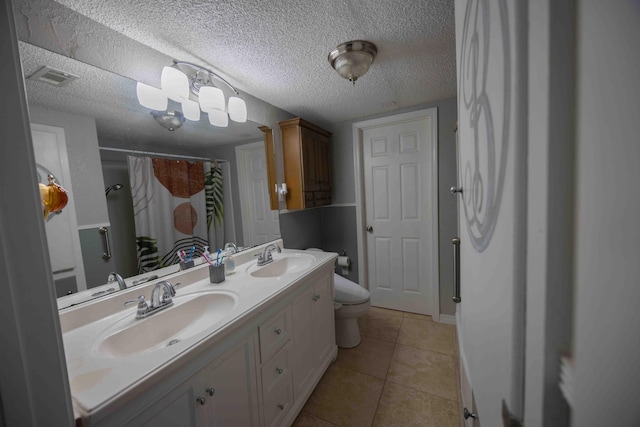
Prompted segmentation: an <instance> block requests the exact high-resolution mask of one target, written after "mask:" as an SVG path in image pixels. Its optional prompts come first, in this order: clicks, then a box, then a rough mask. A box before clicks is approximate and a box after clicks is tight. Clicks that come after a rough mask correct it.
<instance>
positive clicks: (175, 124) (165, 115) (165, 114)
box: [151, 110, 184, 132]
mask: <svg viewBox="0 0 640 427" xmlns="http://www.w3.org/2000/svg"><path fill="white" fill-rule="evenodd" d="M151 115H152V116H153V118H154V119H156V122H158V123H159V124H160V126H162V127H163V128H165V129H167V130H170V131H172V132H173V131H174V130H176V129H178V128H179V127H180V126H182V124H183V123H184V115H183V114H182V113H181V112H180V111H174V110H168V111H152V112H151Z"/></svg>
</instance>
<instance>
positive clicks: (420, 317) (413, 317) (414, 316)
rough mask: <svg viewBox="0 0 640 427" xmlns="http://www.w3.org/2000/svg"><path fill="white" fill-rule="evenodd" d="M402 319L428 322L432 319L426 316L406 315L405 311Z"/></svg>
mask: <svg viewBox="0 0 640 427" xmlns="http://www.w3.org/2000/svg"><path fill="white" fill-rule="evenodd" d="M403 317H404V318H405V319H418V320H428V321H430V322H433V318H432V317H431V316H427V315H426V314H416V313H407V312H406V311H405V312H404V316H403Z"/></svg>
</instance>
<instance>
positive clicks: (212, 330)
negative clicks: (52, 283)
mask: <svg viewBox="0 0 640 427" xmlns="http://www.w3.org/2000/svg"><path fill="white" fill-rule="evenodd" d="M276 243H279V244H280V245H281V244H282V242H281V241H280V242H276ZM264 246H266V245H262V246H258V247H256V248H253V249H252V250H249V251H246V252H247V253H242V256H238V257H237V259H236V262H241V263H239V264H237V265H236V268H235V273H234V274H231V275H227V276H226V278H225V281H223V282H221V283H218V284H214V283H211V282H210V280H209V269H208V266H207V265H206V264H205V265H199V266H196V267H193V268H191V269H189V270H185V271H180V272H178V273H176V274H174V275H170V276H166V277H163V278H162V280H168V281H170V282H171V283H172V284H174V285H175V284H176V283H178V282H180V283H181V285H180V286H178V287H177V288H176V297H174V302H175V306H174V307H170V308H167V309H166V312H169V311H170V310H176V313H177V312H178V311H177V310H178V308H179V307H180V305H181V304H186V303H187V302H189V301H191V300H193V299H195V298H201V297H202V296H204V295H210V294H212V293H213V294H216V295H223V296H224V297H223V298H222V300H224V302H226V303H229V301H231V300H233V302H234V305H233V306H232V307H231V308H229V305H228V304H227V306H226V309H225V310H224V314H222V315H220V316H214V317H210V318H206V320H203V322H205V321H206V322H207V326H206V327H203V326H202V325H201V324H200V325H199V326H198V328H199V329H197V330H196V332H193V330H192V333H191V334H188V336H187V337H186V338H184V339H180V340H179V341H178V342H176V343H174V344H170V345H166V344H164V345H162V346H157V347H154V348H153V349H152V350H144V351H139V352H133V353H132V354H126V353H125V354H113V353H109V352H105V351H103V350H101V347H100V344H101V343H103V342H104V339H105V338H108V337H109V336H111V335H113V334H114V333H117V332H118V331H120V330H123V329H126V328H128V327H130V326H132V325H134V326H136V327H137V326H139V325H141V323H140V324H136V322H149V321H151V320H152V319H153V318H154V316H163V314H162V313H158V314H154V315H152V316H150V317H148V318H146V319H141V320H135V314H136V310H137V307H136V304H133V305H131V306H127V307H124V306H123V302H124V301H126V300H132V299H136V298H137V296H138V295H145V296H146V297H147V298H148V297H149V296H150V294H151V289H152V288H153V285H154V284H155V283H154V282H157V281H154V282H150V283H149V284H144V285H139V286H136V287H134V288H129V289H127V290H123V291H120V292H116V293H114V294H112V295H109V296H107V297H103V298H101V299H98V300H95V301H89V302H87V303H85V304H82V305H78V306H75V307H70V308H68V309H65V310H62V311H61V312H60V319H61V327H62V333H63V341H64V348H65V353H66V360H67V369H68V375H69V383H70V387H71V395H72V398H73V402H74V409H75V410H76V411H77V413H78V414H80V415H88V414H91V413H92V412H94V411H96V410H98V409H100V408H103V407H105V405H108V404H109V402H111V401H112V400H114V399H116V398H117V397H118V396H122V395H123V394H126V393H129V392H132V391H134V390H135V389H136V388H137V387H140V386H141V385H143V384H144V383H145V382H147V381H153V378H154V374H156V373H157V372H158V371H159V370H162V369H165V370H166V368H167V366H168V365H172V364H174V363H175V364H179V365H180V366H183V365H184V364H185V363H187V362H188V361H189V360H190V357H191V355H192V354H197V353H198V349H202V348H207V347H208V346H210V345H212V344H214V343H216V342H217V340H220V339H222V337H227V336H228V335H229V333H232V331H233V330H235V328H234V325H236V326H237V324H239V323H242V321H243V319H246V318H248V317H251V314H252V313H255V312H258V311H260V310H261V308H262V307H264V306H265V304H267V303H268V302H269V301H271V300H273V299H274V298H276V297H277V296H278V295H281V294H282V293H284V292H286V291H287V290H288V289H291V288H292V287H294V286H295V285H296V284H298V283H300V282H301V280H302V279H304V278H305V277H306V276H308V275H309V274H311V273H313V272H314V271H316V270H318V269H320V268H322V267H325V266H327V264H329V263H331V264H332V263H333V262H334V260H335V258H336V256H337V254H335V253H331V252H326V253H325V252H313V253H309V252H306V251H299V250H287V249H283V250H282V253H275V252H274V253H273V259H274V264H275V263H276V262H277V261H278V260H279V259H280V258H285V257H305V258H306V259H309V257H312V258H311V259H313V262H312V264H311V265H310V266H308V267H307V268H305V269H303V270H301V271H296V272H291V273H289V274H286V275H282V276H278V277H254V276H253V275H251V274H249V273H251V272H254V271H255V270H256V269H257V267H256V265H255V264H256V261H255V260H254V254H257V253H260V252H262V250H263V249H264ZM238 255H241V254H238ZM263 268H264V267H263ZM216 307H217V306H216ZM190 309H191V307H190ZM158 319H159V317H158ZM203 319H205V318H204V317H203ZM163 322H164V320H163ZM155 326H157V324H156V325H155ZM147 329H148V328H147ZM153 329H155V327H154V328H153ZM140 335H143V334H140Z"/></svg>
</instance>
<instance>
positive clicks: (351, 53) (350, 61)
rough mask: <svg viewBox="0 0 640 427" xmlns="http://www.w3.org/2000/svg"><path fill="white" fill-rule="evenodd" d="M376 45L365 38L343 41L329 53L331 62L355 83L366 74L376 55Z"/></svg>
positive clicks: (338, 70) (343, 75)
mask: <svg viewBox="0 0 640 427" xmlns="http://www.w3.org/2000/svg"><path fill="white" fill-rule="evenodd" d="M377 53H378V49H377V48H376V45H374V44H373V43H371V42H368V41H365V40H353V41H350V42H346V43H342V44H341V45H339V46H338V47H336V48H335V49H333V50H332V51H331V52H330V53H329V58H328V59H329V63H330V64H331V66H332V67H333V68H334V69H335V70H336V71H337V72H338V74H340V75H341V76H342V77H344V78H345V79H347V80H349V81H350V82H351V83H353V84H354V85H355V84H356V80H358V79H359V78H360V77H362V76H364V75H365V73H366V72H367V71H369V67H370V66H371V63H372V62H373V58H375V57H376V54H377Z"/></svg>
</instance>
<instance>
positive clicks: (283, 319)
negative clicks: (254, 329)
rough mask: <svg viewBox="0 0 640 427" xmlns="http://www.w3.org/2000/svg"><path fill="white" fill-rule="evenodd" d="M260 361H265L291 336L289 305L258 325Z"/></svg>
mask: <svg viewBox="0 0 640 427" xmlns="http://www.w3.org/2000/svg"><path fill="white" fill-rule="evenodd" d="M258 333H259V335H260V362H261V363H265V362H266V361H267V360H269V359H270V358H271V356H273V355H274V354H275V353H276V352H277V351H278V350H279V349H280V347H282V346H283V345H284V343H286V342H287V341H288V340H289V338H291V306H289V305H288V306H286V307H285V308H283V309H282V310H280V311H279V312H278V313H276V314H275V315H273V316H271V317H270V318H269V319H267V320H266V321H265V322H264V323H262V325H260V326H259V327H258Z"/></svg>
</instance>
